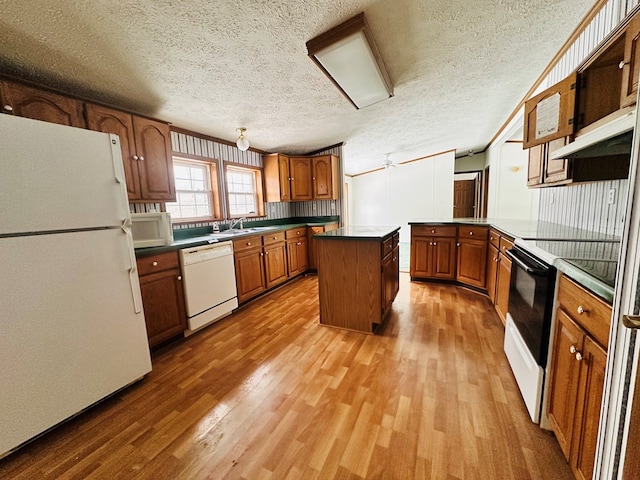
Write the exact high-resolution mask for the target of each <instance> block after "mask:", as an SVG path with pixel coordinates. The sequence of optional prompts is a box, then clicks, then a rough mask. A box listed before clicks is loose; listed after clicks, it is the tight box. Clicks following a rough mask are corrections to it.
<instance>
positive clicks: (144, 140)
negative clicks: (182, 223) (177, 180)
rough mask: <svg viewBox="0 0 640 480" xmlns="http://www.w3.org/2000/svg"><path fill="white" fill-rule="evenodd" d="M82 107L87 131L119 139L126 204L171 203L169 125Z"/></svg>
mask: <svg viewBox="0 0 640 480" xmlns="http://www.w3.org/2000/svg"><path fill="white" fill-rule="evenodd" d="M86 108H87V127H88V128H89V129H90V130H95V131H98V132H104V133H113V134H116V135H118V136H119V137H120V147H121V149H122V161H123V165H124V170H125V177H126V181H127V192H128V195H129V201H131V202H147V201H149V202H172V201H175V199H176V191H175V185H174V176H173V163H172V159H171V140H170V133H169V125H167V124H165V123H162V122H158V121H156V120H151V119H148V118H143V117H138V116H135V115H130V114H128V113H125V112H121V111H119V110H113V109H110V108H106V107H102V106H99V105H93V104H87V106H86Z"/></svg>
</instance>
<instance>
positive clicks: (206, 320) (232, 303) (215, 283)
mask: <svg viewBox="0 0 640 480" xmlns="http://www.w3.org/2000/svg"><path fill="white" fill-rule="evenodd" d="M180 260H181V262H182V277H183V283H184V297H185V303H186V307H187V317H188V325H189V328H188V330H186V331H185V332H184V335H185V337H187V336H189V335H191V334H192V333H193V332H195V331H196V330H199V329H201V328H203V327H205V326H207V325H209V324H210V323H213V322H215V321H216V320H219V319H221V318H222V317H225V316H227V315H229V314H230V313H231V312H232V311H233V309H234V308H237V307H238V296H237V291H236V272H235V266H234V263H233V242H220V243H214V244H210V245H203V246H199V247H192V248H184V249H182V250H180Z"/></svg>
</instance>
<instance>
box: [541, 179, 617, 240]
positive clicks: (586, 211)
mask: <svg viewBox="0 0 640 480" xmlns="http://www.w3.org/2000/svg"><path fill="white" fill-rule="evenodd" d="M628 186H629V181H628V180H626V179H625V180H608V181H604V182H593V183H583V184H578V185H569V186H564V187H545V188H541V189H540V210H539V214H538V220H540V221H545V222H552V223H559V224H560V225H566V226H569V227H575V228H581V229H584V230H590V231H594V232H600V233H606V234H610V235H616V236H620V235H622V230H623V227H624V214H625V208H626V202H627V189H628ZM610 192H612V193H610ZM610 195H611V198H610V197H609V196H610ZM609 200H612V201H613V202H612V203H611V202H610V201H609Z"/></svg>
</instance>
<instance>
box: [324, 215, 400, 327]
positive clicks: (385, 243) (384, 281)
mask: <svg viewBox="0 0 640 480" xmlns="http://www.w3.org/2000/svg"><path fill="white" fill-rule="evenodd" d="M399 230H400V227H360V226H350V227H343V228H339V229H337V230H333V231H330V232H325V233H322V234H319V235H314V239H315V240H316V241H317V242H316V245H317V249H318V289H319V297H320V324H322V325H328V326H332V327H338V328H344V329H348V330H356V331H359V332H364V333H374V332H375V330H376V328H377V327H378V326H379V325H380V324H382V322H383V321H384V319H385V318H386V317H387V316H388V314H389V311H390V310H391V304H392V303H393V300H394V299H395V296H396V294H397V292H398V285H399V281H398V278H399V264H400V263H399V258H398V257H399V255H398V252H399V247H398V241H399V234H398V231H399Z"/></svg>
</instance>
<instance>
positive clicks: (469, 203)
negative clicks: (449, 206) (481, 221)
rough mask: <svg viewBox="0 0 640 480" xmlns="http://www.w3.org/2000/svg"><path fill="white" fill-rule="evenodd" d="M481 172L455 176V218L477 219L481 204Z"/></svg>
mask: <svg viewBox="0 0 640 480" xmlns="http://www.w3.org/2000/svg"><path fill="white" fill-rule="evenodd" d="M480 193H481V182H480V174H479V172H472V173H461V174H455V175H454V176H453V218H475V217H476V216H477V215H478V213H477V212H478V205H479V204H480Z"/></svg>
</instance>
